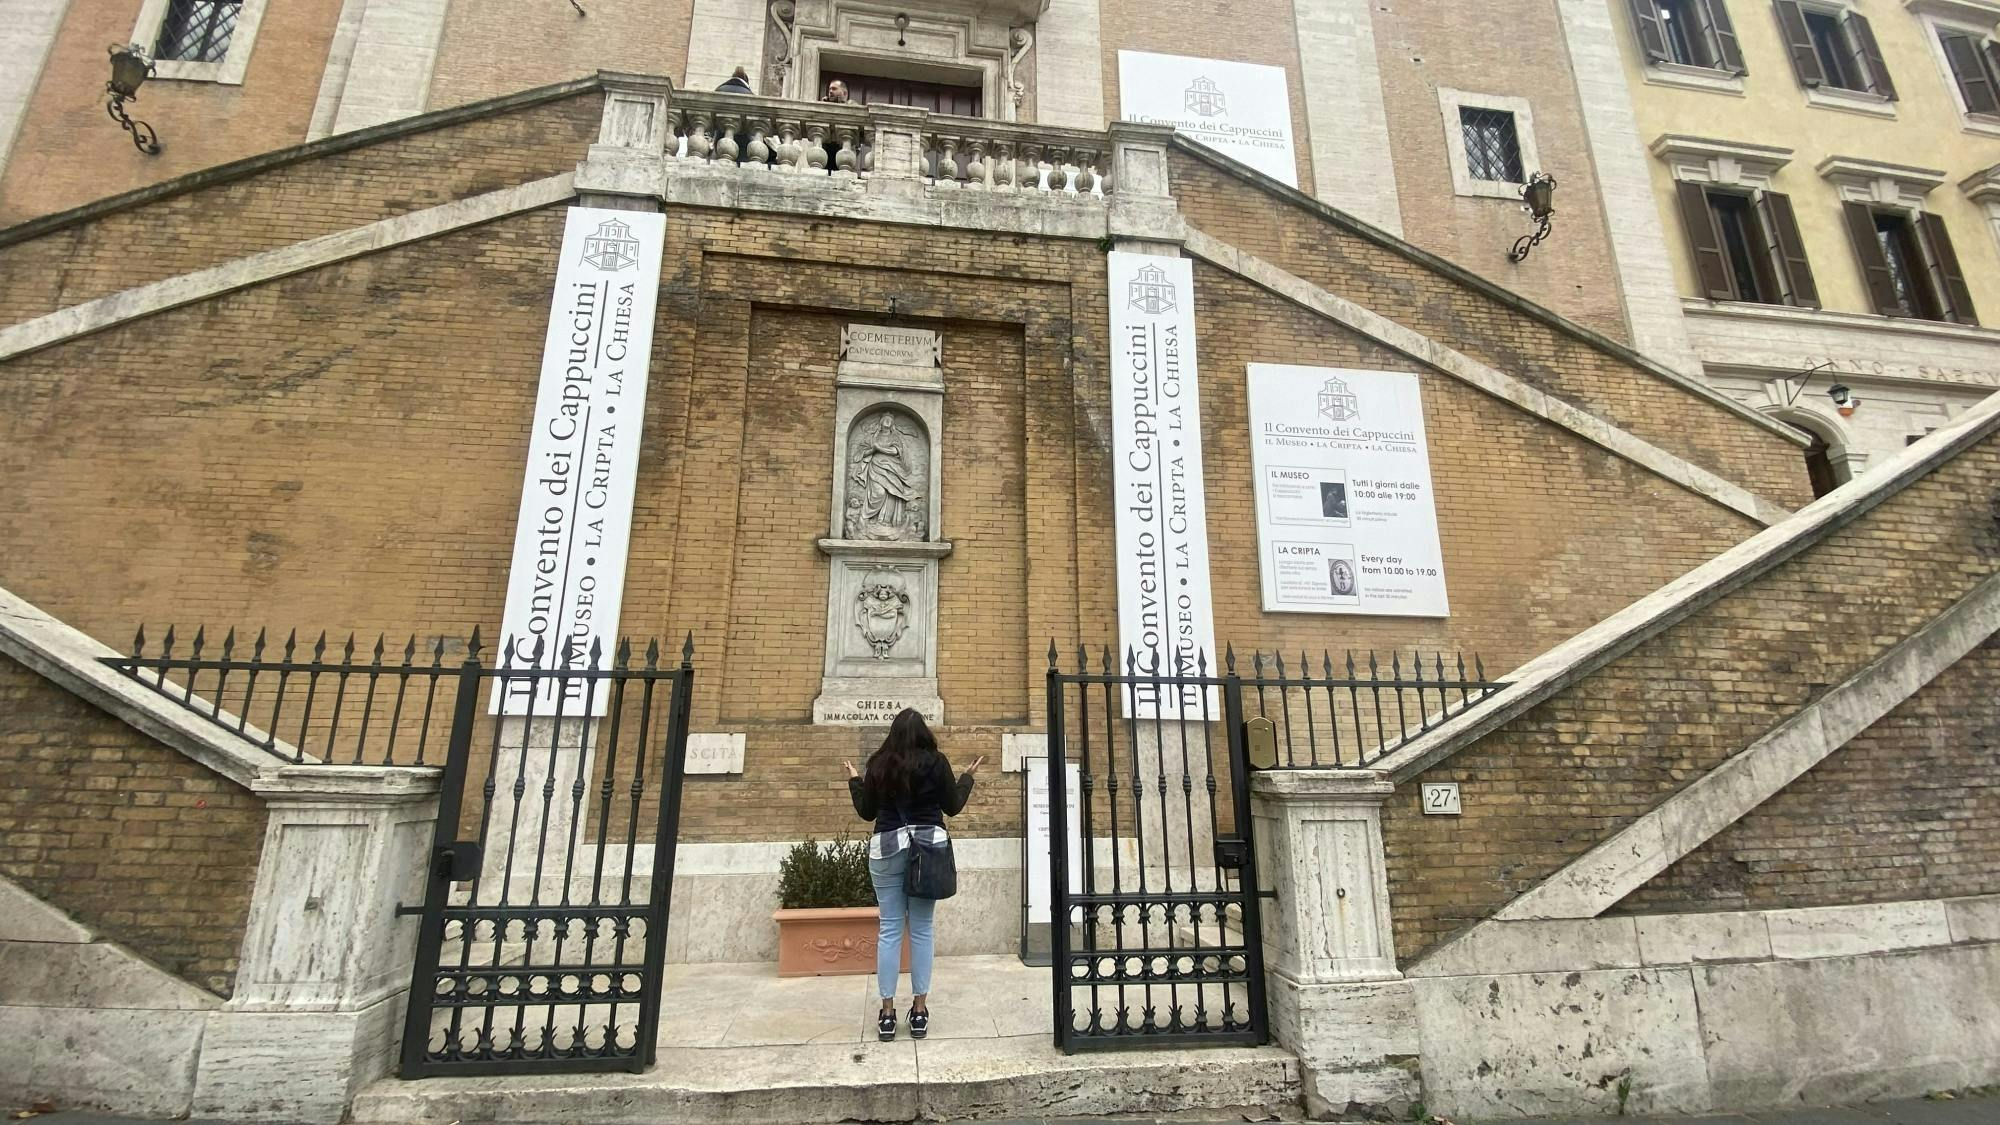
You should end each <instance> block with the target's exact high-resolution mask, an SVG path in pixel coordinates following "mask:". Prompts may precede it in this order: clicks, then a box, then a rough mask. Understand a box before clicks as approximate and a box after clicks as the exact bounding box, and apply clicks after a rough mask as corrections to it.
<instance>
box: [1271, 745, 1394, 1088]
mask: <svg viewBox="0 0 2000 1125" xmlns="http://www.w3.org/2000/svg"><path fill="white" fill-rule="evenodd" d="M1394 791H1395V786H1394V785H1392V784H1390V782H1389V780H1388V779H1387V778H1386V777H1385V776H1384V775H1382V774H1380V773H1378V772H1376V771H1373V770H1282V771H1267V772H1263V773H1259V774H1257V775H1255V776H1254V777H1253V778H1252V780H1251V785H1250V792H1251V815H1252V819H1253V821H1254V827H1255V830H1256V833H1257V836H1256V840H1257V858H1258V866H1259V868H1260V869H1261V872H1260V874H1261V876H1262V879H1263V884H1264V885H1265V886H1267V887H1272V888H1275V889H1276V891H1277V901H1276V902H1275V903H1272V904H1268V905H1267V906H1266V907H1265V909H1264V961H1265V968H1266V979H1267V982H1268V985H1269V990H1270V1005H1271V1030H1272V1033H1273V1034H1274V1035H1275V1036H1276V1038H1277V1040H1278V1042H1279V1043H1281V1044H1283V1045H1284V1046H1285V1047H1286V1048H1287V1049H1288V1050H1290V1051H1292V1052H1293V1053H1294V1054H1296V1055H1298V1057H1299V1064H1300V1072H1301V1076H1302V1079H1303V1083H1304V1087H1305V1093H1306V1107H1307V1109H1308V1111H1309V1112H1311V1113H1312V1115H1313V1116H1315V1117H1337V1116H1343V1115H1348V1114H1353V1113H1372V1112H1381V1111H1386V1112H1389V1113H1393V1114H1394V1115H1396V1116H1398V1117H1400V1116H1402V1115H1403V1112H1404V1111H1405V1110H1406V1109H1407V1108H1408V1106H1409V1105H1410V1104H1411V1103H1412V1102H1414V1101H1415V1100H1416V1099H1417V1097H1418V1094H1419V1085H1418V1078H1417V1070H1416V1058H1417V1042H1418V1041H1417V1018H1416V1002H1415V995H1414V993H1413V992H1412V990H1411V987H1410V984H1409V982H1407V981H1405V980H1404V979H1403V974H1402V973H1401V972H1399V971H1398V970H1397V968H1396V946H1395V934H1394V932H1393V931H1392V930H1391V928H1390V923H1389V881H1388V868H1387V864H1386V862H1385V859H1384V855H1383V848H1382V802H1383V801H1384V800H1386V799H1387V798H1388V797H1389V795H1390V794H1391V793H1393V792H1394Z"/></svg>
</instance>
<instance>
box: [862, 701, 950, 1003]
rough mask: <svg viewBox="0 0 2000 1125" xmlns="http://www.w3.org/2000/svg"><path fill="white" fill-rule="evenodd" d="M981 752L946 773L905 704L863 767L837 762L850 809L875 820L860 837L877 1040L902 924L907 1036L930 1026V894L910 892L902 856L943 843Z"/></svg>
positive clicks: (892, 991)
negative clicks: (868, 882) (906, 945)
mask: <svg viewBox="0 0 2000 1125" xmlns="http://www.w3.org/2000/svg"><path fill="white" fill-rule="evenodd" d="M985 760H986V759H985V757H984V756H983V755H982V756H980V757H978V758H975V759H973V762H972V765H970V766H968V767H966V770H965V772H964V773H963V774H961V775H960V776H959V777H958V779H957V780H956V781H954V780H953V779H952V776H951V763H950V762H948V761H946V760H945V756H944V755H943V754H941V753H939V752H938V745H937V737H936V736H935V735H933V734H932V733H931V728H930V727H929V726H927V725H926V724H925V723H924V717H923V716H922V715H920V714H918V713H917V711H916V710H915V709H914V708H910V707H905V708H903V710H902V711H900V712H898V713H897V715H896V719H895V721H894V722H893V723H891V724H890V725H889V736H888V737H887V738H884V739H883V740H882V747H881V749H879V750H877V751H875V753H874V754H873V755H871V756H870V757H869V759H868V762H867V767H868V768H867V771H866V772H865V773H864V772H861V771H857V770H856V769H855V768H854V763H853V762H842V763H841V765H844V766H846V767H847V795H848V796H849V797H850V798H851V799H852V800H853V801H854V811H855V813H856V814H857V815H859V816H860V817H861V819H863V820H873V821H874V822H875V833H874V835H872V836H870V837H869V839H868V874H869V877H870V878H871V879H872V880H873V882H874V884H875V902H876V904H877V905H878V906H880V907H881V911H882V921H881V929H880V932H879V934H878V936H877V939H876V942H875V983H876V993H877V994H878V995H880V996H881V998H882V1011H881V1012H880V1013H879V1014H878V1015H877V1017H876V1022H875V1032H876V1037H877V1038H879V1039H881V1040H882V1041H883V1042H885V1043H886V1042H888V1041H890V1040H892V1039H894V1038H896V980H897V977H898V976H899V975H900V974H899V966H900V965H901V963H902V960H903V957H902V953H903V931H904V930H905V928H907V929H908V930H909V935H910V991H911V993H912V995H911V998H910V1038H912V1039H922V1038H924V1037H925V1036H926V1035H928V1034H930V1026H931V1010H930V992H931V965H932V962H933V959H934V957H935V954H936V949H937V941H936V936H935V933H934V931H933V929H932V926H931V921H932V915H933V912H934V911H935V910H936V909H937V899H934V898H921V897H918V896H916V895H912V894H911V893H910V887H909V885H908V881H909V878H910V863H911V861H912V859H913V856H914V853H915V851H916V850H917V849H918V848H920V847H921V848H923V849H925V851H926V852H931V851H932V850H934V849H942V848H945V847H947V844H948V837H947V836H946V835H945V830H944V818H945V817H947V816H957V815H958V814H959V813H960V812H961V811H963V810H964V808H965V802H966V800H967V799H969V798H970V797H971V796H972V775H973V774H975V773H977V772H979V764H980V763H981V762H983V761H985ZM926 862H930V861H929V860H926ZM946 862H947V863H949V862H950V861H949V859H948V858H947V859H946ZM920 882H921V880H920ZM945 893H946V894H949V893H950V892H949V891H946V892H945Z"/></svg>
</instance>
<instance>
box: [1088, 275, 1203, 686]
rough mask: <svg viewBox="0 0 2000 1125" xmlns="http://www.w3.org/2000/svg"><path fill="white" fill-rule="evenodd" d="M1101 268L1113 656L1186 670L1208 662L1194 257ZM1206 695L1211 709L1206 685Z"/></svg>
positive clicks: (1163, 669) (1148, 667)
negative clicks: (1107, 354) (1105, 290)
mask: <svg viewBox="0 0 2000 1125" xmlns="http://www.w3.org/2000/svg"><path fill="white" fill-rule="evenodd" d="M1109 269H1110V276H1111V442H1112V458H1113V467H1112V477H1113V480H1112V484H1113V491H1114V504H1115V508H1116V511H1115V522H1116V528H1117V540H1118V637H1119V644H1120V650H1121V651H1120V656H1119V659H1120V661H1121V662H1122V661H1123V660H1124V658H1125V653H1127V652H1130V653H1132V654H1133V655H1134V656H1135V657H1136V660H1137V664H1138V667H1139V670H1140V671H1142V672H1148V673H1151V672H1153V671H1154V670H1155V669H1156V668H1157V669H1158V671H1159V673H1160V674H1163V675H1176V674H1178V675H1188V676H1192V675H1195V674H1197V672H1198V670H1199V667H1200V665H1201V663H1202V662H1203V661H1204V660H1205V661H1206V663H1207V666H1208V669H1209V671H1210V673H1211V674H1213V672H1214V670H1215V667H1216V657H1215V620H1214V614H1213V612H1212V610H1211V608H1210V599H1209V583H1208V493H1207V490H1206V488H1205V487H1204V486H1203V483H1202V460H1201V392H1200V380H1199V378H1198V372H1197V370H1196V367H1195V341H1194V268H1193V264H1192V263H1191V262H1189V261H1188V260H1187V259H1185V258H1161V257H1154V256H1151V255H1146V254H1126V253H1120V252H1113V253H1112V254H1111V255H1110V261H1109ZM1120 670H1121V671H1123V668H1122V667H1121V669H1120ZM1207 702H1208V704H1209V705H1210V713H1211V714H1213V713H1218V712H1216V711H1215V710H1214V706H1215V693H1214V692H1213V691H1211V692H1210V693H1209V699H1208V701H1207ZM1133 704H1134V713H1135V714H1136V715H1137V716H1138V717H1141V718H1151V717H1153V716H1154V715H1155V714H1159V715H1161V716H1164V717H1167V718H1172V717H1174V716H1176V715H1178V714H1180V713H1181V709H1182V708H1183V707H1185V709H1186V711H1187V713H1189V714H1197V715H1198V714H1201V713H1202V712H1201V707H1202V704H1203V700H1202V698H1201V695H1200V694H1199V693H1198V692H1196V691H1194V690H1193V689H1189V690H1188V691H1186V692H1185V693H1184V694H1183V698H1181V699H1178V700H1177V699H1175V698H1174V696H1173V693H1172V691H1171V690H1168V691H1165V692H1164V693H1163V692H1162V691H1161V690H1160V689H1159V688H1158V687H1156V686H1153V685H1140V686H1139V688H1138V689H1136V693H1135V698H1134V699H1133Z"/></svg>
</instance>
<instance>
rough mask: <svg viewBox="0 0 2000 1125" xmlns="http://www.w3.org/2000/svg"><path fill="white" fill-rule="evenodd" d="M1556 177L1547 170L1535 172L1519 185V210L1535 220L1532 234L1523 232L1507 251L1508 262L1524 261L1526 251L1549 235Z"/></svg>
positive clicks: (1526, 254)
mask: <svg viewBox="0 0 2000 1125" xmlns="http://www.w3.org/2000/svg"><path fill="white" fill-rule="evenodd" d="M1555 196H1556V178H1555V177H1554V176H1551V175H1549V174H1548V173H1547V172H1537V173H1535V174H1534V175H1532V176H1530V177H1528V182H1527V183H1525V184H1522V185H1521V210H1523V211H1526V212H1527V213H1528V215H1529V217H1530V218H1533V219H1534V220H1535V231H1534V233H1533V234H1524V235H1522V236H1521V237H1520V238H1519V239H1517V240H1516V241H1515V243H1514V248H1513V249H1512V250H1509V251H1507V260H1508V261H1510V262H1522V261H1526V260H1527V257H1528V251H1530V250H1533V249H1534V248H1535V247H1537V246H1539V245H1541V243H1542V240H1543V239H1545V238H1547V237H1548V236H1549V220H1550V219H1551V218H1553V217H1554V216H1555V213H1556V207H1555Z"/></svg>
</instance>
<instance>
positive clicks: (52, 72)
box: [0, 0, 341, 273]
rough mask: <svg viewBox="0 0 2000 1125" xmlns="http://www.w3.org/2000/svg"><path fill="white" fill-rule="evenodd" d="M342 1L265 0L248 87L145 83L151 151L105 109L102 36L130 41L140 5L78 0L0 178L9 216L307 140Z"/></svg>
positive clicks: (1, 218)
mask: <svg viewBox="0 0 2000 1125" xmlns="http://www.w3.org/2000/svg"><path fill="white" fill-rule="evenodd" d="M340 6H341V0H297V2H285V0H280V2H277V3H273V4H271V5H270V6H269V7H267V8H266V9H265V12H264V20H263V25H262V27H261V28H260V29H259V30H258V32H257V42H256V44H255V46H254V47H253V49H252V51H251V54H250V67H249V70H248V71H247V72H245V74H244V76H243V84H242V85H240V86H225V85H222V84H221V83H217V82H186V81H168V80H165V79H157V78H156V79H153V80H152V81H149V82H147V83H146V85H145V86H144V87H143V88H142V89H141V90H140V92H139V100H138V101H137V102H135V103H134V104H133V105H131V106H130V107H129V109H130V112H131V114H132V116H133V117H136V118H138V119H139V120H142V121H146V122H148V123H150V124H151V125H152V126H153V127H154V128H155V129H156V130H158V131H159V134H160V152H159V154H158V155H156V156H148V155H146V154H144V153H141V152H139V151H138V150H137V149H135V148H133V147H132V141H131V138H130V137H128V136H127V135H126V133H125V132H124V131H123V130H121V129H120V128H119V127H118V125H117V123H116V122H114V121H112V120H111V119H110V118H109V117H107V116H106V115H105V112H104V101H105V95H104V83H105V81H106V80H107V79H109V78H110V77H111V63H110V61H109V58H108V56H107V55H106V54H105V50H104V46H105V44H107V43H128V42H130V41H131V40H132V32H133V21H134V20H135V19H136V18H137V17H138V14H139V5H138V4H136V3H131V2H130V0H72V2H71V3H70V4H69V6H68V11H67V12H66V13H65V14H64V16H63V20H62V26H61V28H60V29H59V30H58V31H57V32H56V40H55V43H54V45H53V46H52V47H51V49H50V51H49V56H48V62H47V63H46V64H45V65H44V67H43V69H42V75H41V79H40V81H39V82H38V83H36V85H35V87H34V93H33V95H32V96H31V97H30V99H29V101H28V107H27V110H26V112H25V113H24V114H23V116H22V120H21V128H20V132H19V134H17V136H16V138H15V141H14V148H13V152H12V154H11V156H10V157H9V158H8V161H7V169H6V176H5V178H4V179H0V226H4V225H6V224H8V223H15V222H19V221H21V220H22V219H27V218H32V217H34V216H36V215H46V214H49V213H50V212H53V211H61V210H63V209H64V208H68V207H74V206H76V205H77V204H79V203H88V202H90V201H91V200H93V199H102V198H103V197H105V196H107V195H116V194H117V193H119V192H121V191H130V190H131V189H133V188H137V187H144V186H146V185H147V184H156V183H159V182H160V181H162V180H167V179H171V178H173V177H175V176H179V175H182V174H184V173H187V172H193V171H195V170H197V169H200V168H207V167H209V166H211V165H215V164H221V163H224V162H225V161H230V160H240V159H242V158H243V157H246V156H255V155H256V154H258V153H260V152H269V151H270V150H272V149H275V148H283V147H285V146H286V145H294V144H298V143H299V142H300V141H303V140H305V139H306V126H307V125H308V124H310V122H311V121H312V110H313V103H314V102H315V101H317V100H318V98H319V83H320V75H321V74H322V73H323V72H324V71H325V70H326V56H327V51H328V49H329V48H330V47H331V46H332V43H333V29H334V23H335V21H336V20H338V18H339V16H340ZM144 46H145V47H146V48H147V49H148V50H151V48H152V44H151V43H147V44H144ZM7 65H9V66H18V65H21V64H20V62H19V60H16V59H9V60H8V63H7ZM5 272H6V270H5V268H4V267H0V273H5Z"/></svg>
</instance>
